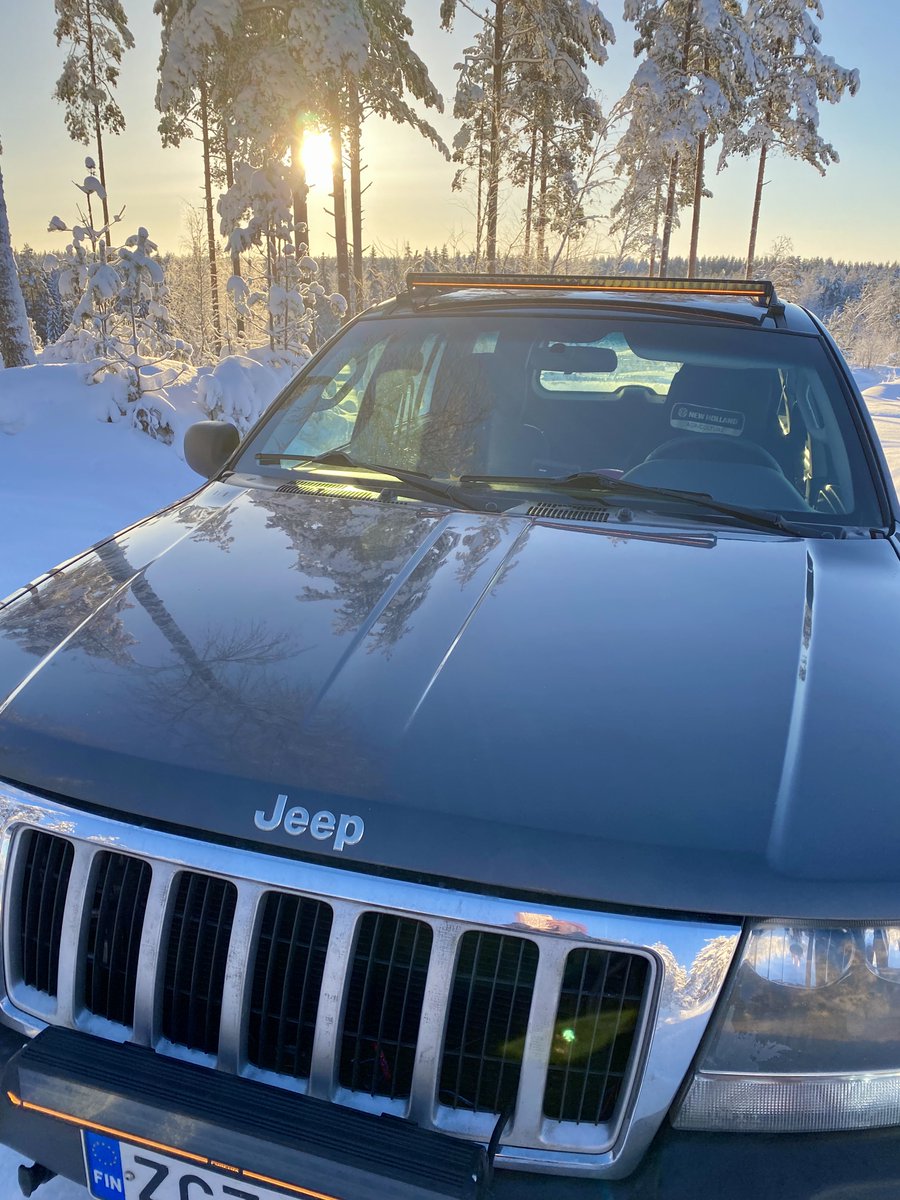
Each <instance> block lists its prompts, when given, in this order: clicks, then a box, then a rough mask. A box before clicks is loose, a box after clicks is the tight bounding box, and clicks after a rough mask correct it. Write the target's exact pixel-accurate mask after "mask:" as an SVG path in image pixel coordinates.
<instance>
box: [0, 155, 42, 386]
mask: <svg viewBox="0 0 900 1200" xmlns="http://www.w3.org/2000/svg"><path fill="white" fill-rule="evenodd" d="M2 152H3V147H2V146H0V153H2ZM0 361H2V365H3V366H6V367H26V366H30V365H31V364H32V363H33V362H34V347H33V346H32V344H31V333H30V331H29V328H28V316H27V314H26V312H25V301H24V300H23V299H22V288H21V287H20V285H19V274H18V271H17V270H16V260H15V258H14V257H13V249H12V239H11V237H10V233H9V217H8V216H7V212H6V196H5V194H4V191H3V172H2V170H0Z"/></svg>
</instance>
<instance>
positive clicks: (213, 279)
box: [200, 78, 222, 354]
mask: <svg viewBox="0 0 900 1200" xmlns="http://www.w3.org/2000/svg"><path fill="white" fill-rule="evenodd" d="M200 129H201V132H202V135H203V192H204V199H205V201H206V243H207V249H208V252H209V288H210V297H211V309H212V323H213V335H214V336H213V350H214V352H215V353H216V354H219V352H220V351H221V349H222V320H221V317H220V315H219V267H218V263H217V262H216V225H215V221H214V219H213V193H212V167H211V164H210V146H209V94H208V92H207V89H206V80H205V79H202V78H201V80H200Z"/></svg>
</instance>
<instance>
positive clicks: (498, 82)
mask: <svg viewBox="0 0 900 1200" xmlns="http://www.w3.org/2000/svg"><path fill="white" fill-rule="evenodd" d="M505 4H506V0H494V50H493V63H492V68H493V95H492V96H491V142H490V151H489V155H488V190H487V229H486V230H485V253H486V255H487V260H488V263H487V267H488V271H496V270H497V214H498V211H499V201H500V122H501V118H502V115H503V95H502V92H503V49H504V47H503V10H504V6H505Z"/></svg>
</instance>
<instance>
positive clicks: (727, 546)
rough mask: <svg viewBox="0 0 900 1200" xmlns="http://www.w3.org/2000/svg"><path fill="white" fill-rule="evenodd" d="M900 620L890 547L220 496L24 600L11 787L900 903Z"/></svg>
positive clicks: (497, 870) (692, 885) (12, 648)
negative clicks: (897, 663)
mask: <svg viewBox="0 0 900 1200" xmlns="http://www.w3.org/2000/svg"><path fill="white" fill-rule="evenodd" d="M898 605H900V563H898V561H897V557H896V554H895V553H894V550H893V547H892V546H891V544H890V543H889V542H887V541H885V540H878V541H875V540H872V541H869V540H862V539H860V540H852V539H848V540H844V541H830V540H820V539H814V540H809V541H805V540H803V539H800V538H787V537H769V536H767V535H765V534H759V533H755V532H753V533H748V534H746V535H744V534H740V533H730V534H728V535H723V534H721V533H719V534H718V535H717V536H716V535H711V534H710V533H709V532H708V529H707V527H704V526H699V525H698V526H691V527H687V528H686V529H685V530H684V531H682V532H680V533H679V532H678V531H675V532H672V533H671V534H669V533H667V532H666V531H662V532H654V531H652V530H643V531H641V530H640V529H632V530H626V529H624V528H622V527H604V526H594V527H591V526H585V525H574V526H565V525H561V524H559V523H554V522H541V521H540V520H533V519H529V518H526V517H520V516H503V515H497V514H483V513H464V512H447V511H446V510H445V509H443V508H439V507H432V506H429V505H422V504H417V503H375V502H371V501H366V500H362V501H353V500H347V499H335V498H332V497H320V496H308V495H297V494H284V493H281V492H276V491H273V490H269V489H263V488H253V489H242V488H239V487H237V486H231V485H229V484H224V483H218V484H212V485H210V486H208V487H207V488H205V489H204V490H203V491H202V492H201V493H199V494H198V495H197V496H195V497H194V498H192V499H191V500H189V501H186V502H184V503H182V504H180V505H178V506H176V507H174V508H173V509H171V510H169V511H167V512H165V513H163V514H161V515H158V516H156V517H153V518H151V519H149V520H148V521H146V522H143V523H141V524H140V525H138V526H136V527H134V528H133V529H131V530H129V531H126V532H125V533H123V534H121V535H119V536H118V537H117V538H115V539H113V540H110V541H108V542H106V543H105V544H103V545H101V546H99V547H96V548H95V549H94V550H92V551H91V552H89V553H88V554H86V555H84V556H82V557H80V558H78V559H76V560H74V561H73V562H72V563H70V564H68V565H67V566H66V567H64V568H62V569H61V570H59V571H57V572H55V573H53V574H51V576H49V577H48V578H46V579H45V580H44V581H42V582H39V583H38V584H36V585H33V586H32V587H30V588H28V589H25V590H24V591H23V592H22V593H21V594H19V596H18V597H17V598H16V599H14V600H13V601H12V602H11V603H9V604H8V605H7V606H6V607H5V608H4V609H3V610H2V611H0V773H2V775H3V776H4V777H6V778H7V779H8V780H10V781H12V782H15V783H18V784H20V785H22V786H24V787H26V788H28V787H30V788H32V789H36V790H39V791H44V792H48V793H53V794H55V795H58V796H63V797H67V798H69V799H71V800H72V801H73V802H74V803H75V804H78V803H79V802H80V803H84V804H88V805H91V806H95V807H99V808H103V809H106V810H112V811H114V812H116V813H121V814H128V815H131V816H133V817H134V818H136V819H137V820H139V821H153V822H160V823H164V824H166V825H170V826H177V827H180V828H182V829H186V830H189V831H192V832H195V833H198V834H200V835H201V836H202V835H203V834H205V833H210V834H213V835H216V836H222V837H225V838H231V839H240V840H243V841H247V842H254V843H256V844H259V845H263V846H265V847H267V848H269V849H277V850H286V851H290V852H293V853H295V854H296V855H297V856H298V858H302V857H303V856H304V855H309V854H315V855H321V856H324V857H326V858H331V859H333V860H334V861H336V862H340V863H342V864H347V865H351V864H352V865H355V866H366V867H370V868H371V867H375V868H383V869H387V870H393V871H397V872H403V873H413V874H414V875H416V876H429V877H441V878H446V879H451V880H456V881H460V882H463V883H466V884H469V885H473V886H477V887H479V888H489V889H511V890H515V891H520V892H521V891H527V892H529V893H547V894H548V895H553V896H559V897H562V896H565V897H567V898H570V899H580V900H582V901H588V902H591V903H594V902H596V903H602V904H609V905H622V906H643V907H653V908H660V909H666V910H679V911H695V912H705V913H713V914H715V913H721V914H723V915H726V914H746V915H750V914H755V915H781V916H806V917H823V918H824V917H835V918H840V919H850V918H852V917H860V918H862V917H867V916H869V917H874V916H879V917H884V916H888V915H889V916H897V915H898V910H900V903H898V901H897V900H896V896H897V890H896V886H895V885H896V883H897V882H898V880H900V805H898V804H897V803H896V798H895V794H894V787H895V783H894V777H893V766H894V757H895V755H894V747H893V741H894V737H895V735H896V730H897V729H898V728H900V683H898V677H897V672H896V670H895V667H894V665H893V662H892V659H891V656H890V655H891V651H890V647H891V646H892V644H893V637H894V633H895V631H894V613H895V612H896V611H897V609H898ZM279 796H283V797H286V798H287V799H286V800H284V801H283V802H281V807H282V809H284V808H285V807H286V806H287V807H294V806H299V807H300V808H303V809H305V810H306V811H307V812H308V813H309V814H310V816H311V817H312V815H313V814H314V813H316V812H324V813H326V814H328V813H331V814H333V815H334V821H335V822H340V820H341V818H342V817H344V818H347V819H350V818H352V819H354V820H356V821H358V822H359V824H356V825H352V824H348V825H345V827H344V829H345V833H346V832H347V831H348V830H349V831H350V833H351V835H352V836H347V837H345V838H344V839H343V841H344V842H345V843H346V844H344V845H343V847H342V848H341V847H338V846H336V844H335V843H336V840H337V841H340V840H342V839H335V838H328V837H325V838H324V840H316V839H314V838H313V837H311V836H310V834H311V829H309V828H307V827H306V826H303V828H297V827H296V826H297V822H296V821H295V828H294V831H293V832H289V831H286V830H285V828H284V822H281V823H279V824H278V825H277V826H276V827H273V828H265V826H271V825H274V818H275V816H276V815H277V806H278V804H279V801H278V797H279ZM257 813H258V814H260V815H259V816H258V817H256V816H255V814H257ZM323 822H324V824H323V825H322V826H321V828H323V829H326V830H327V828H328V827H329V822H328V817H327V816H326V817H324V818H323ZM363 823H364V834H363V836H361V837H358V838H357V837H356V833H357V832H358V831H359V830H360V829H361V828H363ZM260 825H261V826H263V828H260V827H259V826H260Z"/></svg>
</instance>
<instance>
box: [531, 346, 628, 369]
mask: <svg viewBox="0 0 900 1200" xmlns="http://www.w3.org/2000/svg"><path fill="white" fill-rule="evenodd" d="M618 365H619V359H618V357H617V355H616V352H615V350H610V349H609V348H608V347H607V346H572V345H569V344H567V343H566V342H554V343H553V345H552V346H537V347H535V349H534V350H533V352H532V355H531V360H530V362H529V366H530V367H531V369H532V370H533V371H547V372H553V373H554V374H559V375H609V374H610V373H611V372H613V371H614V370H615V369H616V367H617V366H618Z"/></svg>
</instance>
